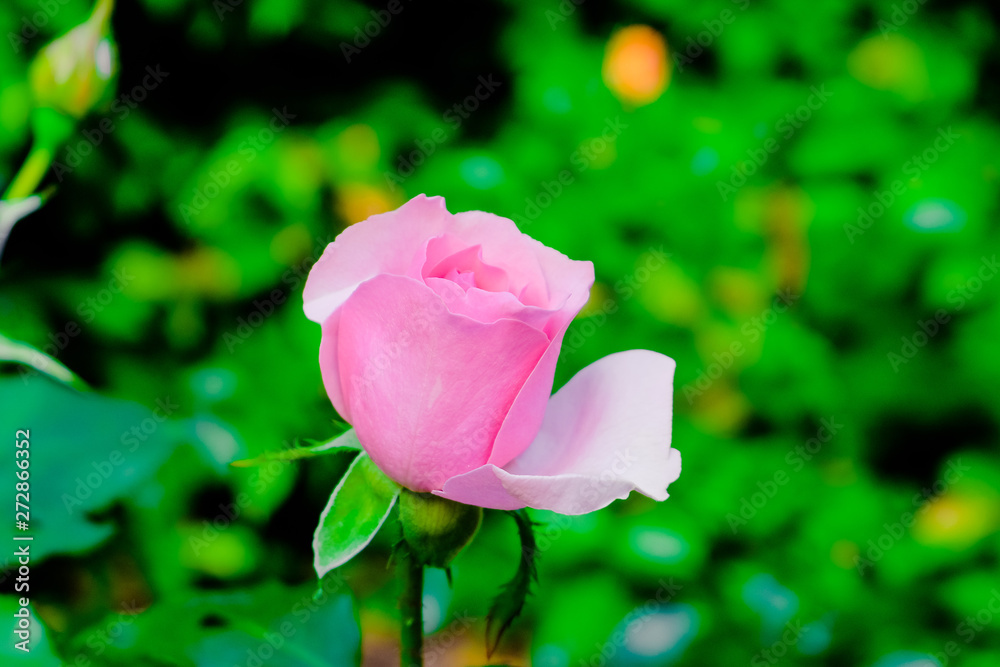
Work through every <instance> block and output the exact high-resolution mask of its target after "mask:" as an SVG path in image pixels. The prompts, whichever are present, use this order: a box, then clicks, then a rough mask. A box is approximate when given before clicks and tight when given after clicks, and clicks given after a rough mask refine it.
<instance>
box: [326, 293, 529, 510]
mask: <svg viewBox="0 0 1000 667" xmlns="http://www.w3.org/2000/svg"><path fill="white" fill-rule="evenodd" d="M339 316H340V324H339V327H338V337H337V340H338V343H337V350H338V354H337V363H338V365H339V373H338V375H339V377H340V383H341V389H342V391H343V397H344V399H343V400H344V401H345V402H346V404H347V409H348V412H349V413H350V416H351V423H352V424H353V426H354V429H355V431H356V432H357V434H358V439H359V440H360V442H361V444H362V446H363V447H364V448H365V451H367V452H368V454H369V456H371V458H372V460H373V461H374V462H375V464H376V465H378V467H379V468H381V469H382V471H383V472H385V473H386V474H387V475H388V476H389V477H391V478H392V479H394V480H396V481H397V482H399V483H400V484H403V485H404V486H407V487H408V488H410V489H412V490H414V491H429V490H431V489H437V488H440V487H441V485H442V484H443V483H444V481H445V480H447V479H448V478H450V477H453V476H455V475H460V474H463V473H466V472H468V471H470V470H472V469H474V468H476V467H478V466H481V465H483V464H484V463H486V461H487V458H488V457H489V453H490V450H491V448H492V445H493V442H494V440H495V438H496V433H497V431H498V430H499V428H500V425H501V422H502V418H503V416H504V415H506V414H507V412H508V410H509V409H510V406H511V404H512V403H513V401H514V398H515V396H516V395H517V393H518V391H519V390H520V389H521V387H522V386H523V385H524V383H525V380H526V379H527V378H528V376H529V374H531V372H532V370H533V369H534V368H535V366H536V365H537V364H538V360H539V358H540V357H541V356H542V354H543V353H544V351H545V350H546V348H547V347H548V345H549V340H548V338H547V337H546V336H545V334H543V333H542V332H541V331H539V330H537V329H535V328H533V327H531V326H529V325H527V324H525V323H523V322H519V321H516V320H507V319H504V320H499V321H497V322H494V323H492V324H484V323H482V322H476V321H475V320H472V319H471V318H468V317H465V316H463V315H456V314H453V313H451V312H449V311H448V310H447V308H445V306H444V302H443V301H442V300H441V297H439V296H438V295H437V294H435V293H434V292H433V291H432V290H431V289H430V288H429V287H427V286H426V285H424V284H423V283H421V282H419V281H417V280H415V279H412V278H407V277H402V276H391V275H381V276H377V277H375V278H372V279H371V280H368V281H366V282H364V283H362V284H361V285H360V286H359V287H358V288H357V289H356V290H355V291H354V294H353V295H352V296H351V298H350V299H348V301H347V302H346V303H345V304H344V305H343V307H342V308H341V310H340V314H339ZM324 372H325V371H324Z"/></svg>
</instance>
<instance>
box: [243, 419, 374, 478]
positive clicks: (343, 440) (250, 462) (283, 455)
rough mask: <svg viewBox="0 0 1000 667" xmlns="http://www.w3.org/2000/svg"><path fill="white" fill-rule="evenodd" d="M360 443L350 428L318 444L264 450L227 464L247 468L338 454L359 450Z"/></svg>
mask: <svg viewBox="0 0 1000 667" xmlns="http://www.w3.org/2000/svg"><path fill="white" fill-rule="evenodd" d="M360 449H361V443H360V442H358V436H357V435H356V434H355V433H354V429H351V430H350V431H348V432H347V433H341V434H340V435H338V436H337V437H336V438H334V439H332V440H328V441H326V442H324V443H321V444H318V445H310V446H308V447H295V448H294V449H284V450H281V451H277V452H264V453H263V454H261V455H260V456H256V457H254V458H252V459H241V460H239V461H233V462H232V463H230V464H229V465H231V466H233V467H235V468H249V467H251V466H259V465H264V464H265V463H270V462H271V461H297V460H299V459H309V458H313V457H315V456H326V455H328V454H340V453H342V452H355V451H360Z"/></svg>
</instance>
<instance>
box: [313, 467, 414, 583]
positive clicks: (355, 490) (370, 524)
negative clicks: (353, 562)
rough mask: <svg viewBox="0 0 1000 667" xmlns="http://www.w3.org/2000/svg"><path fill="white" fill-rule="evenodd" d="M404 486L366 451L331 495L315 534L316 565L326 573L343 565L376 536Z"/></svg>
mask: <svg viewBox="0 0 1000 667" xmlns="http://www.w3.org/2000/svg"><path fill="white" fill-rule="evenodd" d="M399 491H400V486H399V484H396V483H395V482H394V481H392V480H391V479H389V478H388V477H386V476H385V474H383V473H382V471H381V470H379V469H378V468H377V467H376V466H375V464H374V463H372V460H371V459H370V458H368V454H365V453H364V452H362V453H361V454H359V455H358V457H357V458H355V459H354V461H353V462H351V467H350V468H348V469H347V473H346V474H345V475H344V478H343V479H341V480H340V483H339V484H338V485H337V488H335V489H334V490H333V494H331V495H330V501H329V502H328V503H327V504H326V508H325V509H324V510H323V513H322V514H321V515H320V517H319V526H317V527H316V534H315V535H314V536H313V566H314V567H315V568H316V574H317V575H319V576H320V578H322V577H323V575H325V574H326V573H327V572H329V571H330V570H332V569H333V568H335V567H340V566H341V565H343V564H344V563H346V562H347V561H349V560H350V559H351V558H353V557H354V556H355V555H357V554H358V553H359V552H360V551H361V550H362V549H364V548H365V546H367V545H368V543H369V542H371V540H372V538H373V537H375V533H377V532H378V529H379V528H381V527H382V524H383V523H385V520H386V518H387V517H388V516H389V511H390V510H391V509H392V506H393V504H394V503H395V502H396V498H398V497H399Z"/></svg>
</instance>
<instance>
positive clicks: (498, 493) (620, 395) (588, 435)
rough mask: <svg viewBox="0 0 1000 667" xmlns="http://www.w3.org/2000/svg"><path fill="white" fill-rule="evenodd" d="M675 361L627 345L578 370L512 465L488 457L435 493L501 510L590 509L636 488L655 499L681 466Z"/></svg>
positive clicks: (575, 511) (573, 511)
mask: <svg viewBox="0 0 1000 667" xmlns="http://www.w3.org/2000/svg"><path fill="white" fill-rule="evenodd" d="M674 366H675V364H674V361H673V360H672V359H670V358H668V357H665V356H663V355H662V354H659V353H657V352H650V351H648V350H629V351H628V352H619V353H617V354H612V355H609V356H607V357H604V358H603V359H600V360H598V361H596V362H594V363H593V364H591V365H590V366H587V367H586V368H584V369H583V370H582V371H580V372H579V373H577V374H576V376H574V377H573V379H572V380H570V381H569V382H568V383H567V384H566V386H565V387H563V388H562V389H560V390H559V391H558V392H557V393H556V394H555V395H554V396H553V397H552V399H551V401H550V402H549V406H548V409H547V410H546V413H545V420H544V423H543V424H542V428H541V431H540V432H539V434H538V437H537V438H536V439H535V441H534V442H533V443H532V444H531V446H530V447H529V448H528V449H527V450H526V451H525V452H524V454H522V455H521V456H519V457H518V458H517V459H515V460H514V461H512V462H511V463H510V464H509V465H508V466H506V468H499V467H497V466H495V465H491V464H487V465H485V466H482V467H480V468H478V469H476V470H473V471H471V472H469V473H466V474H464V475H459V476H456V477H453V478H451V479H449V480H448V481H447V482H446V483H445V484H444V487H443V488H442V489H441V490H439V491H435V492H434V493H436V494H437V495H440V496H443V497H445V498H449V499H451V500H455V501H458V502H461V503H466V504H469V505H480V506H482V507H491V508H496V509H517V508H520V507H525V506H527V507H534V508H537V509H547V510H552V511H555V512H559V513H561V514H584V513H587V512H592V511H594V510H597V509H600V508H602V507H605V506H606V505H608V504H610V503H611V502H612V501H613V500H615V499H617V498H625V497H627V496H628V494H629V493H630V492H631V491H633V490H636V491H639V492H640V493H642V494H644V495H647V496H649V497H651V498H654V499H656V500H665V499H666V498H667V495H668V494H667V486H668V485H669V484H670V483H671V482H673V481H674V480H676V479H677V477H678V476H679V475H680V471H681V458H680V453H679V452H678V451H677V450H675V449H672V448H671V447H670V429H671V421H672V413H673V376H674Z"/></svg>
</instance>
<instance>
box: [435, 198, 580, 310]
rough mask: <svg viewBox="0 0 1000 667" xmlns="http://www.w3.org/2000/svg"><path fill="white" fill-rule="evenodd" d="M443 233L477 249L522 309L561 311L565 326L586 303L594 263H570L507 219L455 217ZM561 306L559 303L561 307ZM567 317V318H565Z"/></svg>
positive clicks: (468, 214) (478, 213) (473, 215)
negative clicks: (503, 276) (507, 281)
mask: <svg viewBox="0 0 1000 667" xmlns="http://www.w3.org/2000/svg"><path fill="white" fill-rule="evenodd" d="M454 218H455V222H456V224H455V225H454V226H453V228H452V229H450V230H449V232H448V233H449V234H450V235H453V236H455V237H457V238H458V239H460V240H461V241H462V242H464V244H465V245H470V246H471V245H481V246H482V247H483V261H484V262H485V263H487V264H491V265H493V266H500V267H503V269H504V270H505V271H506V272H507V275H508V277H509V278H510V287H509V288H508V289H509V291H510V292H512V293H514V294H517V295H518V296H519V297H520V298H521V301H522V302H523V303H524V304H525V305H528V306H538V307H540V308H559V307H562V308H563V312H564V316H563V318H560V319H565V322H566V324H567V325H568V324H569V320H571V319H573V317H574V316H575V315H576V314H577V312H579V310H580V309H581V308H583V304H585V303H587V298H588V296H589V294H590V286H591V285H593V284H594V265H593V264H591V263H590V262H579V261H575V260H572V259H570V258H569V257H567V256H566V255H564V254H562V253H561V252H559V251H558V250H555V249H554V248H549V247H548V246H546V245H544V244H543V243H541V242H540V241H536V240H535V239H533V238H531V237H530V236H528V235H527V234H524V233H522V232H521V230H519V229H518V228H517V225H515V224H514V221H513V220H508V219H507V218H501V217H500V216H498V215H493V214H492V213H484V212H483V211H466V212H464V213H456V214H455V216H454ZM563 304H565V305H564V306H563ZM565 314H568V318H565Z"/></svg>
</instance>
